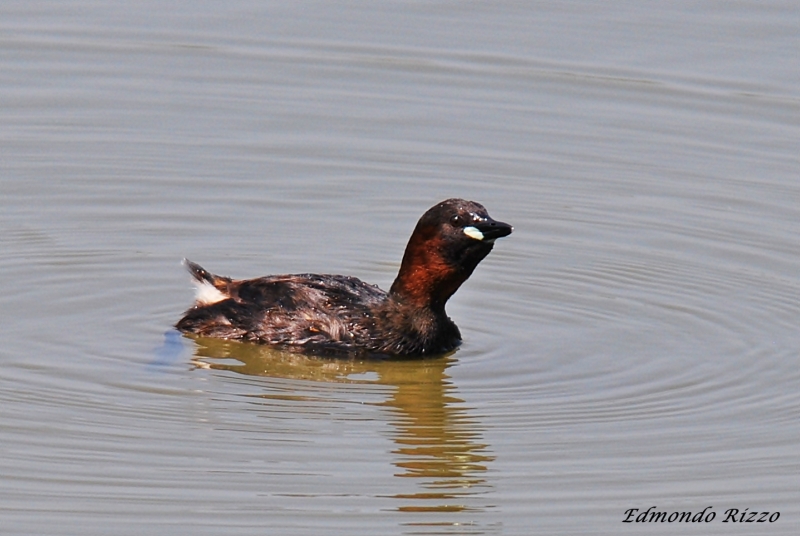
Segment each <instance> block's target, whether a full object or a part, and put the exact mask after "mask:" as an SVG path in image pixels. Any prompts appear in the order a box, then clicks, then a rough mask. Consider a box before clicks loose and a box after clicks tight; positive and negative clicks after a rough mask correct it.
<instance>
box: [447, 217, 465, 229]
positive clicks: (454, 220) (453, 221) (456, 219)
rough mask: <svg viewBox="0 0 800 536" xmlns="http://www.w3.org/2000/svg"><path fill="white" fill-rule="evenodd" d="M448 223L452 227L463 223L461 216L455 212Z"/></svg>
mask: <svg viewBox="0 0 800 536" xmlns="http://www.w3.org/2000/svg"><path fill="white" fill-rule="evenodd" d="M450 224H451V225H453V227H461V226H462V225H464V218H462V217H461V215H460V214H456V215H455V216H453V217H452V218H450Z"/></svg>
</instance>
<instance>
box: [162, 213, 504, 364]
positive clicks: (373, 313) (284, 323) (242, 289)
mask: <svg viewBox="0 0 800 536" xmlns="http://www.w3.org/2000/svg"><path fill="white" fill-rule="evenodd" d="M512 230H513V228H512V227H511V226H510V225H508V224H507V223H502V222H499V221H495V220H493V219H492V218H491V217H489V214H488V213H487V212H486V209H485V208H484V207H483V205H480V204H479V203H475V202H472V201H466V200H464V199H448V200H446V201H442V202H441V203H439V204H438V205H436V206H434V207H433V208H431V209H430V210H428V211H427V212H426V213H425V214H423V215H422V218H420V220H419V222H418V223H417V226H416V228H415V229H414V233H413V234H412V235H411V238H410V239H409V241H408V245H407V246H406V251H405V254H404V255H403V262H402V264H401V265H400V272H399V273H398V274H397V278H396V279H395V280H394V283H393V284H392V287H391V288H390V289H389V292H388V293H387V292H384V291H383V290H381V289H380V288H378V287H377V286H374V285H369V284H367V283H364V282H363V281H361V280H360V279H357V278H355V277H349V276H343V275H318V274H296V275H272V276H266V277H259V278H257V279H247V280H240V281H235V280H232V279H230V278H228V277H222V276H218V275H213V274H211V273H209V272H207V271H206V270H204V269H203V268H201V267H200V266H199V265H197V264H195V263H193V262H191V261H189V260H184V263H185V265H186V267H187V268H188V269H189V272H190V273H191V274H192V277H193V278H194V280H195V283H196V284H197V287H198V290H197V298H196V302H195V305H194V306H193V307H191V308H190V309H189V310H187V311H186V313H185V315H184V317H183V318H181V320H180V321H179V322H178V323H177V325H176V326H175V327H176V328H178V329H179V330H181V331H184V332H187V333H194V334H196V335H199V336H203V337H218V338H223V339H235V340H242V341H251V342H257V343H262V344H270V345H275V346H278V347H281V348H283V349H286V350H292V351H298V352H304V353H310V354H322V355H353V354H382V355H389V356H424V355H431V354H441V353H445V352H449V351H450V350H453V349H454V348H456V347H457V346H458V345H459V343H460V342H461V333H460V332H459V331H458V327H456V325H455V323H453V321H452V320H450V318H449V317H448V316H447V314H446V313H445V310H444V306H445V303H447V300H448V299H449V298H450V296H452V295H453V294H454V293H455V291H456V290H458V287H460V286H461V284H462V283H463V282H464V281H466V280H467V278H469V276H470V275H471V274H472V271H473V270H474V269H475V267H476V266H478V263H480V262H481V261H482V260H483V258H484V257H486V255H488V254H489V252H490V251H492V247H493V246H494V241H495V239H497V238H501V237H503V236H508V235H509V234H511V231H512Z"/></svg>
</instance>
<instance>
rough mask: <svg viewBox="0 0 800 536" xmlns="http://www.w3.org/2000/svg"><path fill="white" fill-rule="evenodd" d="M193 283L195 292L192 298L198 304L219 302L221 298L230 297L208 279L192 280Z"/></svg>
mask: <svg viewBox="0 0 800 536" xmlns="http://www.w3.org/2000/svg"><path fill="white" fill-rule="evenodd" d="M193 283H194V284H195V285H197V293H196V294H195V296H194V299H195V301H196V302H197V304H198V305H211V304H212V303H217V302H221V301H222V300H227V299H228V298H230V296H228V295H227V294H225V293H224V292H221V291H220V290H219V289H218V288H216V287H215V286H214V285H212V284H211V283H209V282H208V281H197V280H194V281H193Z"/></svg>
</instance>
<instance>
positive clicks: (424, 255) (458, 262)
mask: <svg viewBox="0 0 800 536" xmlns="http://www.w3.org/2000/svg"><path fill="white" fill-rule="evenodd" d="M512 230H513V227H511V226H510V225H509V224H507V223H503V222H500V221H496V220H494V219H492V218H491V217H490V216H489V213H488V212H487V211H486V208H484V206H483V205H481V204H480V203H475V202H474V201H466V200H464V199H447V200H446V201H442V202H441V203H439V204H437V205H435V206H434V207H432V208H431V209H429V210H428V211H427V212H426V213H425V214H423V215H422V217H421V218H420V220H419V222H417V226H416V228H415V229H414V233H413V234H412V235H411V239H410V240H409V241H408V245H407V246H406V251H405V254H404V255H403V262H402V264H401V266H400V273H399V274H398V275H397V279H395V281H394V283H393V284H392V288H391V290H390V291H389V292H390V294H392V295H393V296H394V297H396V298H398V299H400V300H402V301H406V302H409V303H412V304H414V305H416V306H420V307H425V306H429V307H433V308H442V309H443V308H444V304H445V303H446V302H447V300H448V299H449V298H450V296H452V295H453V293H455V291H456V290H458V287H460V286H461V284H462V283H463V282H464V281H466V280H467V278H469V276H470V275H471V274H472V272H473V270H475V267H476V266H478V263H480V262H481V261H482V260H483V259H484V257H486V255H488V254H489V252H490V251H492V248H493V247H494V241H495V240H496V239H498V238H502V237H504V236H508V235H510V234H511V231H512Z"/></svg>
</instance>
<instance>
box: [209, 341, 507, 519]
mask: <svg viewBox="0 0 800 536" xmlns="http://www.w3.org/2000/svg"><path fill="white" fill-rule="evenodd" d="M195 340H196V342H197V343H198V348H197V350H196V352H195V357H194V359H193V363H194V364H195V365H196V366H197V367H200V368H204V369H214V370H222V371H230V372H236V373H239V374H244V375H249V376H262V377H270V378H280V379H285V380H290V381H313V382H325V383H338V384H368V385H374V386H381V387H387V388H389V389H388V392H390V393H391V394H390V396H388V397H387V398H386V399H385V400H383V401H381V402H378V403H377V404H375V405H377V406H379V407H381V408H384V409H385V411H384V412H382V413H383V414H384V415H385V416H386V419H387V422H388V423H389V424H390V432H389V436H390V439H391V440H392V441H393V442H394V444H395V448H394V449H393V450H392V451H391V455H392V457H393V461H392V463H393V465H394V466H395V467H396V469H395V472H394V473H393V474H394V476H395V477H399V478H415V479H420V482H419V486H420V488H422V489H421V490H420V491H419V492H415V493H410V494H409V493H397V494H392V493H391V492H389V493H386V494H384V495H382V497H386V498H391V499H396V510H398V511H405V512H458V511H476V510H484V509H485V508H488V507H490V505H488V504H480V503H481V502H483V501H480V500H479V501H476V499H477V498H479V497H480V496H483V495H486V494H488V493H490V492H491V491H492V486H491V485H490V484H488V483H487V482H486V480H485V479H484V478H483V477H482V475H483V473H485V472H486V471H487V467H488V464H489V463H491V462H492V460H493V459H494V457H493V456H492V455H491V453H490V449H489V447H488V445H487V444H486V443H485V442H484V441H483V438H482V429H483V427H482V426H481V424H480V423H479V422H478V421H477V419H475V418H474V417H472V416H470V415H469V413H468V408H467V407H465V406H464V404H465V402H464V400H462V399H460V398H458V397H457V396H456V387H455V386H454V385H453V383H452V381H451V380H450V377H449V376H448V375H447V373H446V370H447V369H448V368H449V367H450V366H452V365H453V364H454V363H455V362H456V360H455V359H454V358H453V357H452V355H447V356H443V357H439V358H433V359H430V358H429V359H407V360H396V359H395V360H348V359H336V360H333V359H321V358H316V357H308V356H304V355H301V354H295V353H288V352H282V351H279V350H275V349H272V348H269V347H265V346H262V345H254V344H244V343H238V342H230V341H225V340H220V339H209V338H198V339H195ZM345 392H346V391H345ZM257 396H258V397H261V398H264V399H271V400H275V399H281V400H302V399H303V398H304V397H302V396H298V395H295V394H292V393H289V392H278V393H274V392H271V393H263V394H260V395H257ZM315 402H316V403H319V402H320V400H319V399H316V400H315ZM354 447H357V445H354ZM355 455H356V456H357V452H356V453H355ZM387 491H388V490H387Z"/></svg>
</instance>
